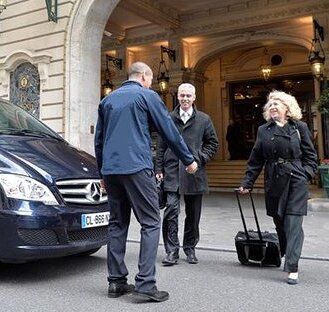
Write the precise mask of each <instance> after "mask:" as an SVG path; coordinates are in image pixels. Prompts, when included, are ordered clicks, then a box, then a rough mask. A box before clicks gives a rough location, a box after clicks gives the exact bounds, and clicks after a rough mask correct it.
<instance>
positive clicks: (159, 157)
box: [155, 105, 219, 195]
mask: <svg viewBox="0 0 329 312" xmlns="http://www.w3.org/2000/svg"><path fill="white" fill-rule="evenodd" d="M193 108H194V109H193V114H192V116H191V117H190V119H189V120H188V121H187V122H186V124H184V123H183V121H182V120H181V118H180V115H179V105H178V106H177V107H176V108H175V110H174V111H172V112H171V113H170V115H171V118H172V119H173V121H174V123H175V124H176V127H177V128H178V131H179V132H180V133H181V135H182V137H183V138H184V141H185V142H186V144H187V146H188V147H189V149H190V151H191V153H192V154H193V156H194V159H195V160H196V162H197V163H198V170H197V172H196V173H195V174H188V173H187V172H186V170H185V168H186V166H184V164H183V163H182V162H181V161H179V160H178V158H177V157H176V156H175V154H174V153H173V152H172V150H171V149H170V148H168V146H167V145H166V143H165V142H164V140H162V139H161V137H160V136H158V142H157V152H156V161H155V172H156V173H163V174H164V190H165V191H167V192H168V191H169V192H177V191H179V193H180V194H189V195H192V194H203V193H206V192H207V191H208V181H207V174H206V168H205V165H206V163H207V162H208V161H209V160H210V159H211V158H212V157H213V156H214V154H215V153H216V151H217V149H218V145H219V144H218V138H217V135H216V131H215V128H214V126H213V124H212V121H211V119H210V117H209V116H208V115H207V114H205V113H203V112H201V111H198V110H197V109H196V108H195V107H193Z"/></svg>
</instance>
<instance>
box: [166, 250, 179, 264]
mask: <svg viewBox="0 0 329 312" xmlns="http://www.w3.org/2000/svg"><path fill="white" fill-rule="evenodd" d="M178 259H179V255H178V254H177V253H176V252H169V253H168V254H167V256H166V257H165V258H164V259H163V260H162V263H163V265H165V266H170V265H174V264H176V263H177V261H178Z"/></svg>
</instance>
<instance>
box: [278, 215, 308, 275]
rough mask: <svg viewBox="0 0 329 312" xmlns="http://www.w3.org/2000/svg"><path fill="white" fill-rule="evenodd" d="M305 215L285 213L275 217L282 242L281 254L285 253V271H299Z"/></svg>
mask: <svg viewBox="0 0 329 312" xmlns="http://www.w3.org/2000/svg"><path fill="white" fill-rule="evenodd" d="M303 218H304V216H298V215H285V216H283V217H279V216H275V217H273V222H274V224H275V226H276V232H277V233H278V237H279V242H280V251H281V256H284V255H285V263H284V271H286V272H289V273H291V272H298V262H299V259H300V256H301V254H302V248H303V242H304V231H303V227H302V226H303Z"/></svg>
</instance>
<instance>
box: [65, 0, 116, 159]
mask: <svg viewBox="0 0 329 312" xmlns="http://www.w3.org/2000/svg"><path fill="white" fill-rule="evenodd" d="M118 2H119V0H77V2H76V4H75V7H74V10H73V12H72V15H71V19H70V23H69V26H68V34H67V40H66V44H65V47H66V53H65V54H66V62H65V64H66V68H65V77H66V82H65V84H66V85H65V91H66V94H65V125H64V127H65V138H66V139H67V140H68V141H69V142H70V143H72V144H73V145H75V146H79V147H80V148H81V149H83V150H85V151H87V152H89V153H91V154H94V147H93V138H94V134H93V128H94V127H95V124H96V119H97V106H98V103H99V99H100V57H101V55H100V51H101V41H102V36H103V31H104V27H105V25H106V22H107V21H108V19H109V16H110V15H111V13H112V11H113V9H114V8H115V6H116V5H117V4H118Z"/></svg>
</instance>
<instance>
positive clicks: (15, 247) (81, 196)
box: [0, 99, 109, 262]
mask: <svg viewBox="0 0 329 312" xmlns="http://www.w3.org/2000/svg"><path fill="white" fill-rule="evenodd" d="M108 222H109V211H108V206H107V197H106V194H105V193H104V192H103V190H102V189H101V186H100V181H99V174H98V171H97V167H96V161H95V158H94V157H93V156H91V155H89V154H87V153H85V152H83V151H81V150H78V149H76V148H74V147H73V146H71V145H70V144H69V143H68V142H66V141H65V140H64V139H63V138H62V137H61V136H59V135H58V134H57V133H56V132H54V131H53V130H51V129H50V128H49V127H47V126H46V125H44V124H43V123H42V122H41V121H39V120H38V119H37V118H35V117H33V116H32V115H31V114H29V113H27V112H26V111H25V110H24V109H22V108H21V107H19V106H17V105H14V104H12V103H10V102H8V101H5V100H3V99H0V262H26V261H31V260H36V259H44V258H53V257H62V256H68V255H74V254H82V255H88V254H92V253H94V252H96V251H97V250H98V249H99V248H100V247H101V246H102V245H105V244H106V243H107V232H108Z"/></svg>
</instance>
